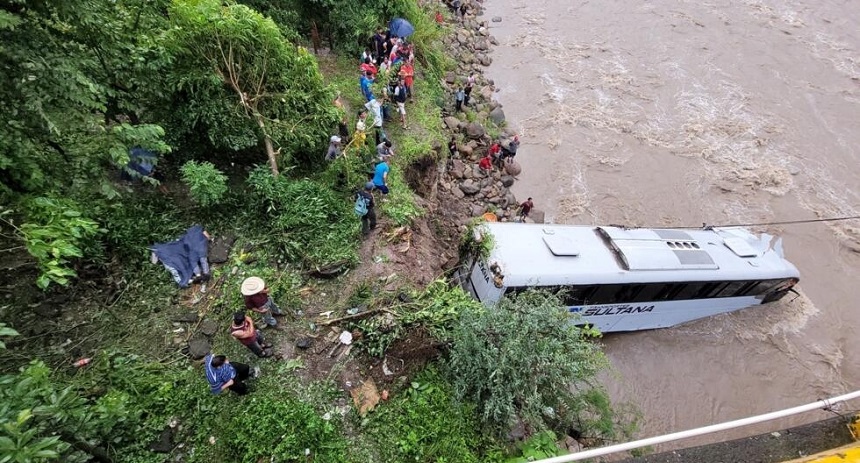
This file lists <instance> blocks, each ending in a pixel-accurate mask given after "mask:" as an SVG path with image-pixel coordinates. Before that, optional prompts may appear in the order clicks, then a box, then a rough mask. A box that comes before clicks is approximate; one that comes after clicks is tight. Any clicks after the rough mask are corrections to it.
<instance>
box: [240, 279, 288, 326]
mask: <svg viewBox="0 0 860 463" xmlns="http://www.w3.org/2000/svg"><path fill="white" fill-rule="evenodd" d="M242 296H244V297H245V308H247V309H250V310H253V311H254V312H257V313H258V314H260V316H261V317H262V318H263V321H264V322H266V324H267V325H269V326H271V327H275V326H278V321H277V320H275V317H273V316H272V314H275V315H283V314H284V313H283V312H281V308H280V307H278V306H277V305H276V304H275V301H273V300H272V297H271V296H269V288H267V287H266V282H264V281H263V279H262V278H260V277H250V278H245V281H243V282H242Z"/></svg>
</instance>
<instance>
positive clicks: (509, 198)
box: [503, 191, 519, 207]
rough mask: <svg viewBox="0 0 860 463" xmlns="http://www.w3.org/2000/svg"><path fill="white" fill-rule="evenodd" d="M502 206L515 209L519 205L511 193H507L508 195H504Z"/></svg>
mask: <svg viewBox="0 0 860 463" xmlns="http://www.w3.org/2000/svg"><path fill="white" fill-rule="evenodd" d="M503 206H504V207H517V206H519V204H517V197H516V196H514V194H513V193H511V192H510V191H508V194H506V195H505V201H504V204H503Z"/></svg>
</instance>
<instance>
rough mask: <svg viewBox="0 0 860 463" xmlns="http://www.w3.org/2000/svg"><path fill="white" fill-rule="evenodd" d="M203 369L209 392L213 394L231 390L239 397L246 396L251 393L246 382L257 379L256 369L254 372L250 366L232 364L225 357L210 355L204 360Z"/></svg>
mask: <svg viewBox="0 0 860 463" xmlns="http://www.w3.org/2000/svg"><path fill="white" fill-rule="evenodd" d="M203 368H204V369H205V370H206V380H207V381H209V390H210V391H212V393H213V394H220V393H221V392H223V391H224V390H225V389H230V390H231V391H233V392H235V393H236V394H238V395H245V394H247V393H248V392H249V390H248V385H247V384H245V380H247V379H248V378H256V377H257V369H256V368H255V369H254V370H253V372H252V370H251V367H249V366H248V365H245V364H244V363H238V362H230V361H228V360H227V357H225V356H223V355H212V354H211V353H210V354H209V355H207V356H206V357H205V358H204V359H203Z"/></svg>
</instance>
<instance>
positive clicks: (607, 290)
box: [591, 285, 624, 305]
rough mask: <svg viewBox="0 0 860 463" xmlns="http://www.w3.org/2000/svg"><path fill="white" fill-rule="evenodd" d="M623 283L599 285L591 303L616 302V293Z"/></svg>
mask: <svg viewBox="0 0 860 463" xmlns="http://www.w3.org/2000/svg"><path fill="white" fill-rule="evenodd" d="M622 286H624V285H601V286H598V287H597V291H595V293H594V296H592V301H591V304H595V305H599V304H614V303H616V302H618V294H619V292H620V291H621V287H622Z"/></svg>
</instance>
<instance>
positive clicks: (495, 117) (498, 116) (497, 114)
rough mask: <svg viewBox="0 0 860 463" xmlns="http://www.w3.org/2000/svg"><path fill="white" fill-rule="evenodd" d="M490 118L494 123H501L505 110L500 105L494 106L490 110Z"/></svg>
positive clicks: (503, 120) (503, 119)
mask: <svg viewBox="0 0 860 463" xmlns="http://www.w3.org/2000/svg"><path fill="white" fill-rule="evenodd" d="M491 106H492V105H491ZM490 120H492V121H493V122H495V123H496V125H502V124H503V123H504V122H505V111H504V110H503V109H502V108H501V107H500V106H496V107H495V108H494V109H493V110H492V111H490Z"/></svg>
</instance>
